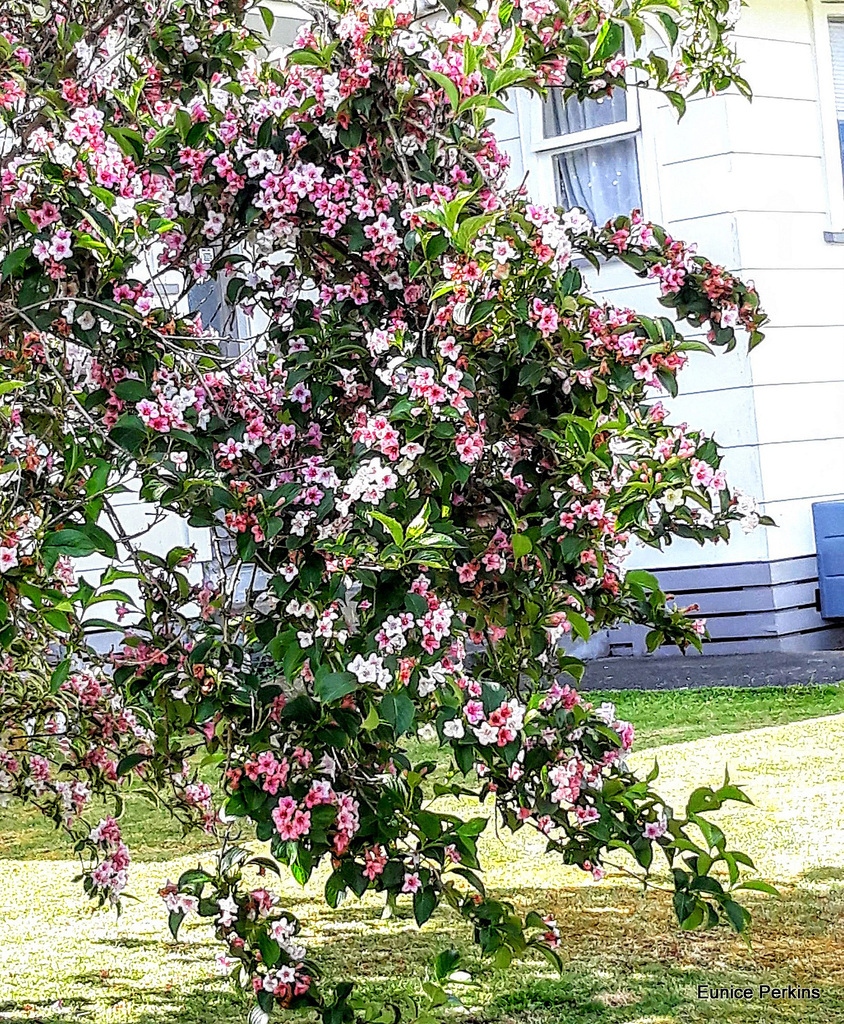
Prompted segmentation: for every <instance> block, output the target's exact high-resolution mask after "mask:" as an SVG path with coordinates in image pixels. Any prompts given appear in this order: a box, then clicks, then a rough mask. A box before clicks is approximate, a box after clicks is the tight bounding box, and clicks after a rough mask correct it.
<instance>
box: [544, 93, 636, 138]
mask: <svg viewBox="0 0 844 1024" xmlns="http://www.w3.org/2000/svg"><path fill="white" fill-rule="evenodd" d="M626 119H627V93H626V92H625V91H624V89H614V90H613V93H612V96H603V97H601V98H600V99H596V100H578V99H577V98H576V97H574V96H571V97H569V99H568V100H566V101H565V103H564V102H563V92H562V89H552V90H551V92H550V93H549V95H548V99H547V100H546V101H545V102H544V103H543V105H542V135H543V138H546V139H556V138H557V137H558V136H560V135H568V134H570V133H571V132H582V131H583V130H584V129H586V128H603V127H605V126H606V125H608V124H618V123H619V121H625V120H626Z"/></svg>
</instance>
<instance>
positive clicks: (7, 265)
mask: <svg viewBox="0 0 844 1024" xmlns="http://www.w3.org/2000/svg"><path fill="white" fill-rule="evenodd" d="M31 254H32V247H31V246H29V245H26V246H23V247H22V248H20V249H12V251H11V252H10V253H9V255H8V256H7V257H6V258H5V259H4V260H3V262H2V264H0V275H2V279H3V280H5V279H6V278H7V277H14V275H15V274H16V273H17V271H19V270H20V269H21V268H22V267H23V265H24V264H25V263H26V261H27V260H28V259H29V257H30V255H31Z"/></svg>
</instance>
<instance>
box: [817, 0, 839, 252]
mask: <svg viewBox="0 0 844 1024" xmlns="http://www.w3.org/2000/svg"><path fill="white" fill-rule="evenodd" d="M810 10H811V21H812V37H813V42H814V49H815V68H816V70H817V83H818V112H819V114H820V122H821V142H822V153H821V159H822V162H823V168H824V177H825V178H826V188H827V217H828V225H829V227H830V228H831V229H832V232H833V233H839V232H841V231H842V230H844V154H842V152H841V140H840V138H839V134H838V115H837V111H836V109H835V81H834V78H833V72H832V40H831V37H830V33H829V23H830V22H831V21H840V22H844V2H842V0H810Z"/></svg>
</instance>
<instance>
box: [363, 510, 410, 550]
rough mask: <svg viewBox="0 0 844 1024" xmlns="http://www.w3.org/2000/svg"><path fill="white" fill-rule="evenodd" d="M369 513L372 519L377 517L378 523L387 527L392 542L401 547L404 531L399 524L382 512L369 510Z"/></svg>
mask: <svg viewBox="0 0 844 1024" xmlns="http://www.w3.org/2000/svg"><path fill="white" fill-rule="evenodd" d="M369 514H370V516H371V517H372V518H373V519H377V520H378V522H379V523H381V524H382V525H383V526H386V527H387V529H388V530H389V531H390V536H391V537H392V538H393V540H394V542H395V543H396V544H397V545H398V546H399V547H401V546H402V542H403V541H404V531H403V530H402V528H401V524H400V523H399V522H397V521H396V520H395V519H393V518H392V517H391V516H387V515H384V513H383V512H370V513H369Z"/></svg>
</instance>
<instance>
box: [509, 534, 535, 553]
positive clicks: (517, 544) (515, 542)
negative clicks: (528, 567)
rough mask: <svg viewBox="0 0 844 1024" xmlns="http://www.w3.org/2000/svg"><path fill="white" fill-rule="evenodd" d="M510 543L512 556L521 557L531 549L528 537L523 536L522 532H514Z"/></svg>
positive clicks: (531, 545)
mask: <svg viewBox="0 0 844 1024" xmlns="http://www.w3.org/2000/svg"><path fill="white" fill-rule="evenodd" d="M510 543H511V545H512V547H513V557H514V558H523V557H524V556H525V555H528V554H530V552H531V551H532V550H533V544H532V542H531V539H530V537H527V536H525V534H523V533H514V534H513V538H512V540H511V541H510Z"/></svg>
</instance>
